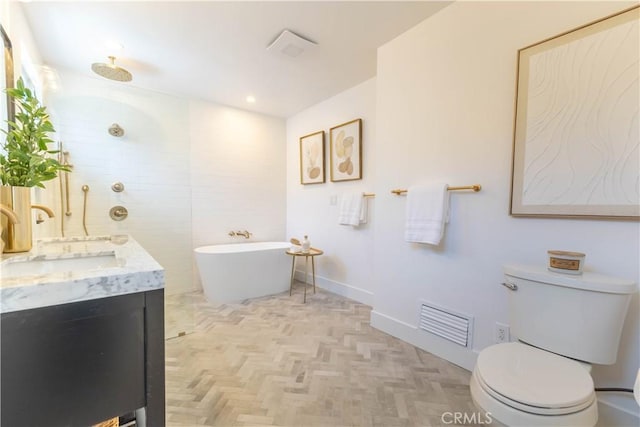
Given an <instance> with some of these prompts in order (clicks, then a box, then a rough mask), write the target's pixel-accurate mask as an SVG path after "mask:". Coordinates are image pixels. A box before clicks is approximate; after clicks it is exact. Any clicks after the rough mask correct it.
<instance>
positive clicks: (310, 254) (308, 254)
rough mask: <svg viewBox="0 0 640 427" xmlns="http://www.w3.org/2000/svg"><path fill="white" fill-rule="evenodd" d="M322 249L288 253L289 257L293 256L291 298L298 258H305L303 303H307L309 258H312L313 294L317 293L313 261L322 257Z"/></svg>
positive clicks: (289, 251)
mask: <svg viewBox="0 0 640 427" xmlns="http://www.w3.org/2000/svg"><path fill="white" fill-rule="evenodd" d="M323 253H324V252H322V251H321V250H320V249H316V248H311V249H309V251H308V252H302V251H299V252H292V251H291V250H288V251H286V254H287V255H291V259H292V263H291V283H290V284H289V296H291V291H292V289H293V278H294V275H295V271H296V270H295V269H296V258H298V257H304V299H303V301H302V302H303V303H306V302H307V285H308V283H307V277H308V268H309V258H311V277H312V278H313V293H314V294H315V293H316V266H315V263H314V261H313V259H314V258H315V257H317V256H319V255H322V254H323Z"/></svg>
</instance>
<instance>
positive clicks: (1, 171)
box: [0, 78, 69, 252]
mask: <svg viewBox="0 0 640 427" xmlns="http://www.w3.org/2000/svg"><path fill="white" fill-rule="evenodd" d="M6 92H7V94H8V95H9V97H11V98H12V99H13V100H14V102H15V106H16V113H15V118H13V120H11V119H10V120H8V121H7V124H8V129H7V130H3V132H4V133H5V134H6V138H5V142H4V144H3V145H2V150H1V151H2V152H0V183H1V184H2V186H1V187H0V203H2V204H3V205H4V206H6V207H8V208H10V209H12V210H13V211H14V212H15V213H16V215H17V217H18V223H16V224H9V223H8V221H7V219H6V218H5V217H4V216H3V217H2V225H3V229H4V228H6V229H5V231H4V236H3V237H4V238H5V243H6V246H5V248H4V252H25V251H29V250H30V249H31V245H32V242H31V188H32V187H40V188H44V185H43V182H45V181H48V180H51V179H54V178H55V177H56V176H57V175H58V172H59V171H69V168H68V167H67V166H65V165H62V164H61V163H60V162H58V160H57V159H56V158H54V157H51V156H52V155H54V154H56V153H57V152H58V151H57V150H50V149H49V144H51V143H52V142H53V140H52V139H51V138H50V137H49V134H50V133H52V132H55V129H54V127H53V124H52V123H51V120H50V119H49V114H48V113H47V109H46V107H44V106H43V105H41V104H40V101H39V100H38V98H36V96H35V94H34V93H33V92H32V91H31V89H29V88H27V87H25V85H24V81H23V80H22V78H20V79H18V81H17V84H16V87H15V88H9V89H7V91H6Z"/></svg>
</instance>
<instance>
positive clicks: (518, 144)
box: [510, 6, 640, 220]
mask: <svg viewBox="0 0 640 427" xmlns="http://www.w3.org/2000/svg"><path fill="white" fill-rule="evenodd" d="M639 11H640V7H638V6H635V7H633V8H631V9H627V10H624V11H622V12H619V13H617V14H615V15H612V16H609V17H606V18H604V19H601V20H599V21H596V22H592V23H589V24H587V25H584V26H582V27H579V28H577V29H574V30H571V31H568V32H566V33H563V34H560V35H558V36H555V37H552V38H550V39H547V40H544V41H541V42H539V43H536V44H534V45H531V46H527V47H525V48H523V49H520V50H519V51H518V79H517V81H518V87H517V95H516V117H515V126H514V143H513V147H514V148H513V174H512V186H511V211H510V213H511V215H514V216H550V217H572V218H613V219H635V220H638V219H639V218H640V130H639V122H640V120H639V118H640V109H639V108H640V107H639V106H640V99H639V98H640V95H639V94H640V87H639V85H638V76H639V75H640V72H639V71H640V69H639V59H638V57H639V52H640V42H639V41H640V30H639V25H638V24H639V22H640V14H639Z"/></svg>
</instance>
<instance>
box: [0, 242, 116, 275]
mask: <svg viewBox="0 0 640 427" xmlns="http://www.w3.org/2000/svg"><path fill="white" fill-rule="evenodd" d="M83 243H84V242H83ZM118 265H119V264H118V260H117V258H116V256H115V252H113V251H112V252H111V253H107V254H105V253H101V254H100V255H95V256H94V255H86V256H82V257H74V258H58V259H36V260H19V261H13V262H4V263H2V264H1V265H0V278H3V279H14V278H18V277H27V276H40V275H44V274H54V273H67V272H69V273H70V272H75V271H79V270H81V271H87V270H100V269H104V268H111V267H117V266H118Z"/></svg>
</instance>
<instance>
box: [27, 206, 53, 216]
mask: <svg viewBox="0 0 640 427" xmlns="http://www.w3.org/2000/svg"><path fill="white" fill-rule="evenodd" d="M31 209H40V210H41V211H44V213H46V214H47V216H48V217H49V218H53V217H54V216H55V214H54V213H53V210H51V208H48V207H46V206H43V205H31Z"/></svg>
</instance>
